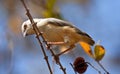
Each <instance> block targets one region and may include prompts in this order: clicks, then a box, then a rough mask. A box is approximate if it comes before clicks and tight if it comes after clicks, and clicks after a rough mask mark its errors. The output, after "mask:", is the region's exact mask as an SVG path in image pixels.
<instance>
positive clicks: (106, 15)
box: [0, 0, 120, 74]
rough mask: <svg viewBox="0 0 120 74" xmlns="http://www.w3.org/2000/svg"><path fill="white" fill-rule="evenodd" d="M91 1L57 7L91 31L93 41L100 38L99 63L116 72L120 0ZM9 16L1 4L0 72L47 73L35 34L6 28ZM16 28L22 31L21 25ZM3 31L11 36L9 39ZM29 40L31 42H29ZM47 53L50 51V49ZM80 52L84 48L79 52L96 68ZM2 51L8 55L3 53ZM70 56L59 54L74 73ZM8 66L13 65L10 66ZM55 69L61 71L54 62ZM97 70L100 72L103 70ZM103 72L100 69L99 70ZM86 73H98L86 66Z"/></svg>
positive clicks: (119, 67)
mask: <svg viewBox="0 0 120 74" xmlns="http://www.w3.org/2000/svg"><path fill="white" fill-rule="evenodd" d="M91 1H92V2H91V3H89V5H88V6H86V7H85V6H83V5H80V4H79V3H77V2H66V3H62V4H59V5H58V6H59V9H60V13H61V15H62V16H63V18H64V19H65V20H67V21H70V22H71V23H73V24H74V25H75V26H77V27H78V28H79V29H81V30H83V31H85V32H87V33H88V34H90V36H91V37H92V38H93V39H94V40H95V41H96V42H97V41H98V40H101V44H102V45H103V46H104V47H105V49H106V54H105V57H104V58H103V60H102V61H101V63H102V64H103V66H104V67H105V68H106V69H107V70H108V71H109V72H110V74H119V73H120V71H119V70H120V40H119V38H120V37H119V36H120V9H119V8H120V0H91ZM84 7H85V8H86V9H85V8H84ZM19 13H20V12H19ZM22 13H23V14H22ZM20 14H22V15H24V11H21V13H20ZM33 16H34V15H33ZM35 16H36V15H35ZM8 17H9V15H8V12H7V10H6V9H5V7H4V5H3V4H2V3H0V65H1V66H0V74H40V73H42V74H48V73H49V71H48V69H47V66H46V63H45V61H44V59H43V55H41V54H42V53H41V51H40V50H39V45H38V43H37V40H36V39H35V38H34V36H30V37H27V38H23V37H22V34H21V33H20V34H19V35H17V36H16V35H15V34H14V33H12V31H11V30H9V29H8ZM23 18H24V17H23ZM25 18H26V17H25ZM16 25H17V24H16ZM18 29H19V30H21V29H20V28H18ZM6 34H8V35H10V36H9V37H10V39H9V38H8V37H7V36H8V35H6ZM11 40H12V44H14V45H13V47H14V48H13V50H12V52H13V54H12V62H10V61H11V60H10V59H8V58H9V56H11V55H10V54H9V51H10V52H11V50H9V48H8V47H9V43H10V42H11ZM30 42H32V44H31V43H30ZM26 46H27V47H26ZM78 48H80V46H78ZM78 48H76V49H75V50H77V51H81V50H78ZM28 50H29V51H28ZM47 53H48V54H49V51H48V52H47ZM83 53H84V52H83V51H81V52H80V54H81V55H82V56H83V57H85V59H86V61H89V62H90V63H92V64H93V65H95V67H97V68H99V66H98V65H97V64H96V63H95V61H93V60H92V59H91V58H89V57H88V56H87V55H83ZM5 54H8V55H7V56H6V55H5ZM77 54H78V53H77ZM49 56H50V54H49ZM72 57H74V56H71V55H67V54H66V55H63V56H61V61H62V64H63V66H65V67H66V68H67V73H68V74H74V72H73V71H72V68H71V66H70V65H69V64H68V62H71V63H72V62H73V58H72ZM49 60H52V57H50V58H49ZM51 63H52V61H51ZM11 66H12V68H9V67H11ZM54 68H55V70H54V71H55V74H62V72H61V71H59V66H57V65H55V64H54ZM9 69H10V70H9ZM99 69H100V68H99ZM100 70H101V71H102V69H100ZM9 71H10V73H9ZM103 72H104V71H102V73H103ZM85 74H97V72H96V71H95V70H94V69H93V68H91V67H90V66H89V67H88V69H87V71H86V72H85Z"/></svg>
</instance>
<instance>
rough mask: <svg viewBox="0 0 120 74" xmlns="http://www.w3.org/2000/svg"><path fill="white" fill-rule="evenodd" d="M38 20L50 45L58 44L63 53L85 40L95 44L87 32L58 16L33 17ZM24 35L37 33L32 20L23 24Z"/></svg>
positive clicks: (39, 26)
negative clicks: (57, 17)
mask: <svg viewBox="0 0 120 74" xmlns="http://www.w3.org/2000/svg"><path fill="white" fill-rule="evenodd" d="M33 20H34V22H36V23H37V24H36V25H37V27H38V28H39V30H40V32H42V33H43V37H44V38H45V40H46V41H47V43H48V44H50V45H57V46H59V47H60V50H61V51H62V52H61V54H63V53H65V52H67V51H69V50H70V49H73V48H74V47H75V44H77V43H79V42H84V43H86V44H88V45H90V46H92V45H94V43H95V42H94V40H93V39H92V38H91V37H90V36H89V35H88V34H87V33H85V32H83V31H81V30H80V29H78V28H77V27H75V26H74V25H73V24H71V23H70V22H67V21H63V20H60V19H56V18H44V19H42V18H41V19H38V18H35V19H33ZM21 30H22V34H23V36H24V37H25V36H28V35H33V34H35V32H34V30H33V28H32V24H31V22H30V20H27V21H25V22H23V24H22V28H21Z"/></svg>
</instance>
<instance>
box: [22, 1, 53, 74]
mask: <svg viewBox="0 0 120 74" xmlns="http://www.w3.org/2000/svg"><path fill="white" fill-rule="evenodd" d="M21 2H22V4H23V6H24V8H25V10H26V15H27V16H28V18H29V19H30V22H31V23H32V26H33V30H34V32H35V34H36V38H37V40H38V42H39V44H40V46H41V49H42V52H43V54H44V59H45V60H46V63H47V66H48V68H49V71H50V74H53V73H52V69H51V67H50V64H49V61H48V56H47V55H46V52H45V50H44V47H43V45H42V42H41V40H40V38H39V35H41V34H42V33H41V32H39V33H38V28H37V26H36V24H37V23H35V22H34V20H33V18H32V16H31V14H30V12H29V9H28V8H27V6H26V4H25V2H24V0H21Z"/></svg>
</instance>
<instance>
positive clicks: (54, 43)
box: [46, 42, 65, 49]
mask: <svg viewBox="0 0 120 74" xmlns="http://www.w3.org/2000/svg"><path fill="white" fill-rule="evenodd" d="M47 44H48V46H46V47H47V49H50V47H51V46H52V45H61V44H65V42H47Z"/></svg>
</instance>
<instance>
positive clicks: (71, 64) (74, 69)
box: [70, 63, 77, 74]
mask: <svg viewBox="0 0 120 74" xmlns="http://www.w3.org/2000/svg"><path fill="white" fill-rule="evenodd" d="M70 65H71V67H72V68H73V70H74V72H75V74H77V72H76V71H75V69H74V66H73V64H72V63H70Z"/></svg>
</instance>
